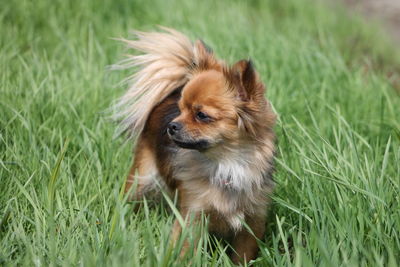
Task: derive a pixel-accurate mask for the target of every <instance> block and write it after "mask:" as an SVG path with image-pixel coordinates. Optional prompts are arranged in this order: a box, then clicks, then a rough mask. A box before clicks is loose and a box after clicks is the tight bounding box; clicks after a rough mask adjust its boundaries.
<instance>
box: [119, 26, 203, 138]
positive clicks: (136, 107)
mask: <svg viewBox="0 0 400 267" xmlns="http://www.w3.org/2000/svg"><path fill="white" fill-rule="evenodd" d="M160 28H161V29H163V30H164V32H140V31H134V34H135V36H136V38H137V39H136V40H126V39H121V40H122V41H123V42H124V43H126V45H127V47H128V48H129V49H134V50H136V51H139V52H141V54H138V55H128V56H127V59H125V60H123V61H121V62H120V63H119V64H117V65H115V66H114V68H118V69H137V68H138V71H136V72H135V74H133V75H132V76H130V77H129V78H128V79H127V81H128V84H129V88H128V90H127V92H126V93H125V94H124V95H123V96H122V97H121V98H120V100H119V102H118V103H117V105H116V106H115V108H116V110H117V113H116V115H115V118H116V119H117V120H120V121H121V129H120V131H121V132H128V134H129V135H130V136H137V135H139V134H140V133H141V132H142V130H143V127H144V125H145V123H146V120H147V118H148V116H149V114H150V112H151V110H152V109H153V108H154V107H155V106H156V105H157V104H159V103H160V102H162V101H163V100H164V99H165V98H166V97H167V96H168V95H169V94H170V93H171V92H173V91H174V90H175V89H176V88H178V87H180V86H182V85H184V84H185V83H186V82H187V81H188V79H189V74H190V73H191V71H192V70H193V66H198V64H199V62H200V59H201V52H200V51H198V48H197V46H195V45H194V44H193V43H192V42H191V41H190V40H189V39H188V38H187V37H186V36H185V35H183V34H181V33H180V32H178V31H175V30H173V29H170V28H166V27H160Z"/></svg>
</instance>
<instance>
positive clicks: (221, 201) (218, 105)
mask: <svg viewBox="0 0 400 267" xmlns="http://www.w3.org/2000/svg"><path fill="white" fill-rule="evenodd" d="M163 29H164V32H150V33H144V32H136V35H137V40H134V41H129V40H124V41H125V42H126V43H127V44H128V47H130V48H133V49H136V50H138V51H141V52H142V54H140V55H131V56H128V58H127V60H126V61H124V62H123V64H121V65H120V66H121V67H125V68H131V67H133V68H137V72H136V73H135V74H134V75H133V76H132V77H130V78H129V80H130V82H131V86H130V88H129V90H128V92H127V93H126V94H125V95H124V96H123V97H122V98H121V100H120V103H119V105H118V108H119V110H120V113H119V115H118V116H120V117H122V125H123V128H124V130H127V131H129V133H130V134H131V135H132V136H134V137H137V145H136V149H135V159H134V163H133V166H132V168H131V171H130V173H129V176H128V178H127V181H126V191H129V190H130V187H131V186H132V184H137V187H136V190H135V192H134V193H133V196H132V199H134V200H140V199H141V198H142V197H143V196H145V195H146V196H147V195H148V194H154V193H155V192H157V191H159V190H160V187H162V188H161V189H163V190H165V191H169V192H171V193H172V192H177V193H178V199H179V203H178V204H179V210H180V212H181V214H182V216H183V217H184V218H187V217H188V216H189V215H194V217H195V218H196V216H197V215H198V214H200V213H204V214H206V215H207V216H208V218H209V231H210V232H214V233H217V234H218V235H219V236H223V237H225V238H226V239H227V240H230V241H231V244H232V247H233V249H234V253H233V254H232V260H233V262H235V263H238V262H242V261H248V260H251V259H254V258H255V257H256V256H257V252H258V246H257V242H256V238H262V236H263V234H264V231H265V224H266V212H267V206H268V203H269V195H270V194H271V192H272V190H273V181H272V178H271V175H272V171H273V157H274V132H273V126H274V123H275V114H274V112H273V111H272V109H271V106H270V104H269V103H268V101H267V100H266V99H265V97H264V94H265V87H264V85H263V83H262V82H261V80H260V78H259V76H258V74H257V72H256V71H255V69H254V68H253V66H252V64H251V62H250V61H248V60H241V61H239V62H237V63H236V64H234V65H233V66H228V65H226V64H225V63H224V62H222V61H220V60H218V59H216V58H215V56H214V54H213V52H212V51H210V50H209V49H208V48H207V47H206V46H205V45H204V44H203V43H202V42H201V41H197V42H195V43H194V44H193V43H192V42H191V41H190V40H189V39H188V38H187V37H186V36H184V35H183V34H181V33H179V32H177V31H175V30H172V29H167V28H163ZM160 185H161V186H160ZM197 217H198V216H197ZM243 222H245V223H246V224H247V225H248V226H249V227H250V228H251V229H252V231H253V233H254V235H255V237H254V236H253V235H252V234H250V233H249V232H248V231H247V230H246V229H245V227H243ZM180 231H181V225H180V224H179V223H178V222H176V223H175V225H174V229H173V240H176V239H177V238H178V237H179V234H180Z"/></svg>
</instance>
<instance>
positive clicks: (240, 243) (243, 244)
mask: <svg viewBox="0 0 400 267" xmlns="http://www.w3.org/2000/svg"><path fill="white" fill-rule="evenodd" d="M265 222H266V220H265V217H247V218H246V224H247V225H248V226H249V227H250V229H251V230H252V231H253V233H254V235H253V234H251V233H250V232H249V231H248V230H247V229H246V228H245V227H243V228H242V229H241V230H240V231H239V232H238V233H236V235H235V236H234V239H233V242H232V247H233V249H234V251H233V253H232V256H231V260H232V262H233V263H235V264H240V263H244V262H248V261H250V260H253V259H255V258H256V257H257V254H258V249H259V248H258V244H257V239H261V238H262V237H263V235H264V233H265Z"/></svg>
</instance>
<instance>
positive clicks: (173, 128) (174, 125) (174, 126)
mask: <svg viewBox="0 0 400 267" xmlns="http://www.w3.org/2000/svg"><path fill="white" fill-rule="evenodd" d="M180 129H182V124H181V123H179V122H170V123H169V124H168V133H169V134H170V135H174V134H175V133H176V132H178V131H179V130H180Z"/></svg>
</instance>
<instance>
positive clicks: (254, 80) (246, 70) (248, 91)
mask: <svg viewBox="0 0 400 267" xmlns="http://www.w3.org/2000/svg"><path fill="white" fill-rule="evenodd" d="M231 71H232V72H233V74H234V76H235V78H236V79H235V80H236V81H235V83H236V86H237V87H238V90H239V97H240V99H241V100H243V101H248V100H250V99H254V98H256V97H257V96H259V95H260V94H261V95H263V94H264V86H263V84H262V83H261V82H260V81H259V77H258V74H257V72H256V70H255V69H254V66H253V63H252V62H251V60H246V59H242V60H240V61H238V62H236V63H235V64H234V65H233V66H232V69H231Z"/></svg>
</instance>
